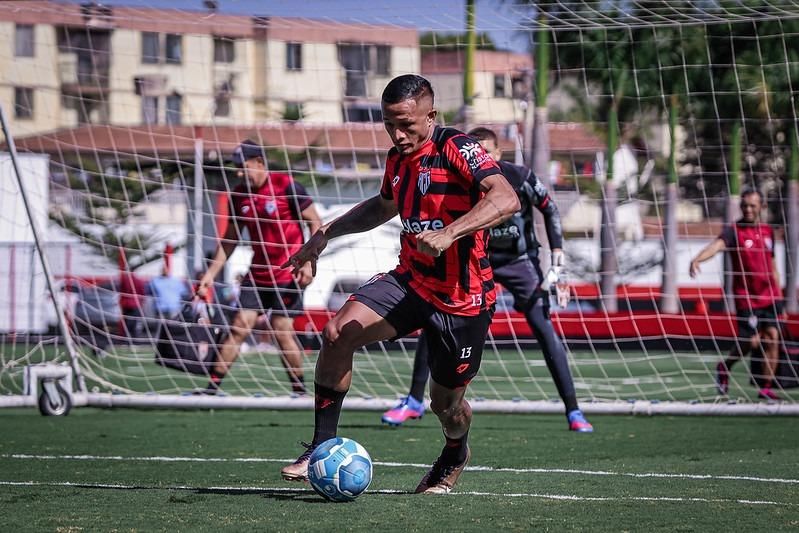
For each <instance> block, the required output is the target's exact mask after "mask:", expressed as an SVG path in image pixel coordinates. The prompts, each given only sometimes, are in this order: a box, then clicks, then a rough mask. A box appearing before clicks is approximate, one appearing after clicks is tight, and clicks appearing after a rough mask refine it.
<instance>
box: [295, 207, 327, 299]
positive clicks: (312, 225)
mask: <svg viewBox="0 0 799 533" xmlns="http://www.w3.org/2000/svg"><path fill="white" fill-rule="evenodd" d="M300 218H301V219H302V220H303V221H304V222H305V223H306V224H307V225H308V231H309V233H310V234H311V235H313V234H314V233H316V232H317V231H319V228H321V227H322V219H321V218H319V213H317V212H316V207H314V204H309V205H308V207H306V208H305V209H303V210H302V211H300ZM314 275H315V272H314V265H312V264H311V262H310V261H308V262H306V263H305V264H304V265H302V266H301V267H300V268H299V269H298V270H297V272H296V273H295V274H294V280H295V281H296V282H297V285H299V286H300V287H302V288H304V287H307V286H308V285H310V284H311V282H312V281H313V277H314Z"/></svg>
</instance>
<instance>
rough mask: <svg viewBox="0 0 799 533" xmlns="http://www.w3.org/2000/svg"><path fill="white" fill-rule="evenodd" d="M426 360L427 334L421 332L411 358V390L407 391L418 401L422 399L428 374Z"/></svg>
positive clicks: (428, 367)
mask: <svg viewBox="0 0 799 533" xmlns="http://www.w3.org/2000/svg"><path fill="white" fill-rule="evenodd" d="M427 360H428V348H427V335H426V334H424V333H422V335H421V336H420V337H419V344H418V346H417V347H416V354H415V355H414V358H413V381H411V390H410V392H409V393H408V395H409V396H411V397H412V398H413V399H414V400H416V401H418V402H423V401H424V388H425V385H427V378H428V377H429V376H430V366H429V363H428V362H427Z"/></svg>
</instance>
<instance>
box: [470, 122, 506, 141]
mask: <svg viewBox="0 0 799 533" xmlns="http://www.w3.org/2000/svg"><path fill="white" fill-rule="evenodd" d="M467 135H469V137H474V138H475V139H477V140H478V141H493V142H494V144H496V145H499V139H498V138H497V134H496V133H495V132H494V130H492V129H491V128H485V127H483V126H479V127H477V128H473V129H472V130H470V131H469V133H468V134H467Z"/></svg>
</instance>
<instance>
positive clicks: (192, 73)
mask: <svg viewBox="0 0 799 533" xmlns="http://www.w3.org/2000/svg"><path fill="white" fill-rule="evenodd" d="M182 46H183V49H182V62H181V63H180V64H174V65H173V64H165V63H157V64H151V63H142V61H141V48H142V32H140V31H134V30H117V31H115V32H114V34H113V37H112V43H111V49H112V54H113V61H112V66H111V99H110V104H111V111H110V115H111V116H110V121H111V122H112V123H114V124H125V125H135V124H141V122H142V98H141V96H140V95H137V94H136V92H135V86H134V79H135V78H137V77H142V76H163V77H165V78H166V80H167V81H166V84H165V86H164V90H163V91H162V93H163V94H162V95H161V96H160V98H159V109H158V113H159V120H158V121H159V123H162V124H163V123H165V116H166V100H165V97H166V96H167V95H169V94H173V93H178V94H180V95H181V96H182V98H183V102H182V113H181V115H182V122H183V123H184V124H191V123H201V124H207V123H210V122H216V123H220V124H229V123H234V122H252V120H253V117H254V112H253V102H252V95H253V92H252V82H251V79H250V72H251V70H250V68H249V63H250V57H251V55H252V50H251V48H252V43H251V42H245V41H237V42H236V43H235V47H236V54H235V61H234V62H233V63H214V41H213V36H211V35H191V34H185V35H183V45H182ZM231 76H232V77H233V78H232V79H233V87H234V93H233V97H232V99H231V113H230V116H229V117H214V94H215V87H216V85H217V83H219V82H220V81H221V80H226V79H230V77H231Z"/></svg>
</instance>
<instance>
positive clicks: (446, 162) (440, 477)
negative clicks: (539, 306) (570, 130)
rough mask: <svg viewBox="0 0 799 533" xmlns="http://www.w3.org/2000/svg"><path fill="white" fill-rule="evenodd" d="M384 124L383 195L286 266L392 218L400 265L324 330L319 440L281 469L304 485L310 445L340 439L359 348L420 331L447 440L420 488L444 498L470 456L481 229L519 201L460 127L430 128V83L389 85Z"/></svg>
mask: <svg viewBox="0 0 799 533" xmlns="http://www.w3.org/2000/svg"><path fill="white" fill-rule="evenodd" d="M382 111H383V123H384V126H385V128H386V131H387V132H388V135H389V137H390V138H391V141H392V142H393V144H394V147H393V148H392V149H391V150H390V151H389V153H388V157H387V159H386V171H385V175H384V177H383V183H382V186H381V188H380V192H379V194H377V195H376V196H374V197H372V198H370V199H368V200H365V201H364V202H361V203H360V204H358V205H357V206H356V207H354V208H353V209H351V210H350V211H348V212H347V213H345V214H344V215H342V216H341V217H339V218H338V219H336V220H334V221H333V222H331V223H329V224H326V225H324V226H322V228H321V229H320V230H319V231H318V232H316V234H314V235H313V236H312V237H311V238H310V239H309V240H308V242H307V243H305V245H304V246H303V247H302V249H301V250H300V251H299V252H297V253H295V254H294V255H293V256H292V257H291V259H290V260H289V261H288V262H287V263H286V266H292V267H294V269H295V270H296V269H298V268H300V266H301V265H304V264H306V263H307V261H309V260H310V261H311V263H312V265H314V267H315V265H316V261H317V259H318V257H319V254H320V253H321V252H322V250H324V248H325V246H326V245H327V242H328V241H329V240H330V239H333V238H336V237H340V236H342V235H347V234H350V233H357V232H361V231H367V230H369V229H372V228H375V227H377V226H379V225H381V224H383V223H385V222H387V221H388V220H389V219H391V218H392V217H394V216H395V215H397V214H399V216H400V218H401V220H402V227H403V231H402V233H401V234H400V255H399V265H398V266H397V267H396V268H395V269H394V270H392V271H390V272H388V273H385V274H378V275H376V276H374V277H373V278H372V279H371V280H370V281H368V282H367V283H365V284H364V285H362V286H361V287H360V288H359V289H358V290H356V291H355V293H354V294H352V295H351V296H350V297H349V299H348V300H347V302H345V303H344V305H343V306H342V307H341V309H340V310H339V312H338V313H337V314H336V316H334V317H333V318H332V319H331V320H330V321H329V322H328V323H327V325H326V326H325V328H324V331H323V343H322V349H321V351H320V353H319V359H318V360H317V363H316V374H315V380H314V381H315V383H314V387H315V420H314V435H313V440H312V441H311V444H310V445H309V446H308V447H307V449H306V451H305V452H304V453H303V454H302V455H300V456H299V458H298V459H297V460H296V461H295V462H294V463H292V464H289V465H287V466H285V467H284V468H283V469H282V472H281V474H282V476H283V478H284V479H286V480H305V479H307V477H308V461H309V457H310V455H311V452H312V451H313V450H314V448H315V447H316V446H317V445H319V444H320V443H322V442H324V441H326V440H327V439H330V438H332V437H334V436H335V435H336V430H337V427H338V421H339V416H340V414H341V406H342V403H343V401H344V397H345V395H346V394H347V390H348V389H349V387H350V383H351V380H352V358H353V352H354V350H356V349H357V348H359V347H361V346H364V345H366V344H369V343H372V342H377V341H382V340H385V339H395V338H398V337H403V336H405V335H407V334H409V333H411V332H413V331H416V330H418V329H422V330H424V331H425V332H426V334H427V342H428V345H429V346H428V348H429V350H430V372H431V376H432V383H431V385H430V396H431V399H432V402H431V409H432V410H433V412H434V413H435V414H436V415H437V416H438V418H439V421H440V422H441V427H442V430H443V432H444V439H445V441H446V444H445V446H444V449H443V450H442V451H441V455H440V456H439V457H438V459H436V461H435V462H434V463H433V467H432V468H431V469H430V470H429V471H428V472H427V473H426V474H425V476H424V477H423V478H422V480H421V482H420V483H419V485H418V486H417V487H416V492H417V493H447V492H449V491H450V490H451V489H452V487H453V486H454V485H455V482H456V481H457V479H458V477H459V476H460V474H461V472H462V471H463V469H464V467H465V466H466V463H467V462H468V460H469V447H468V442H467V439H468V434H469V427H470V424H471V418H472V411H471V407H470V406H469V403H468V402H466V400H465V399H464V395H465V393H466V387H467V385H468V384H469V382H470V381H471V380H472V378H474V376H475V375H476V374H477V371H478V370H479V368H480V360H481V357H482V353H483V345H484V344H485V338H486V334H487V332H488V326H489V324H490V323H491V317H492V315H493V311H494V301H495V294H494V280H493V278H492V274H491V267H490V265H489V263H488V258H487V257H486V251H485V241H486V234H485V231H484V230H485V229H486V228H490V227H492V226H496V225H497V224H498V223H499V222H501V221H503V220H504V219H506V218H508V217H509V216H511V215H512V214H513V213H514V211H516V210H517V209H518V208H519V200H518V198H517V196H516V195H515V194H514V193H513V189H512V188H511V186H510V184H509V183H508V181H507V180H506V179H505V178H504V177H503V176H502V173H501V171H500V169H499V167H498V166H497V164H496V163H495V162H494V160H493V159H491V157H490V156H489V155H488V154H487V153H486V152H485V150H483V148H482V147H481V146H480V144H479V143H478V142H476V141H475V140H474V139H471V138H469V137H467V136H466V135H464V134H463V133H461V132H459V131H457V130H454V129H450V128H440V127H436V126H435V117H436V113H437V112H436V109H435V108H434V95H433V88H432V87H431V86H430V82H428V81H427V80H426V79H425V78H423V77H421V76H417V75H413V74H408V75H403V76H399V77H397V78H394V79H393V80H391V81H390V82H389V83H388V85H387V86H386V88H385V90H384V91H383V95H382Z"/></svg>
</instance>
